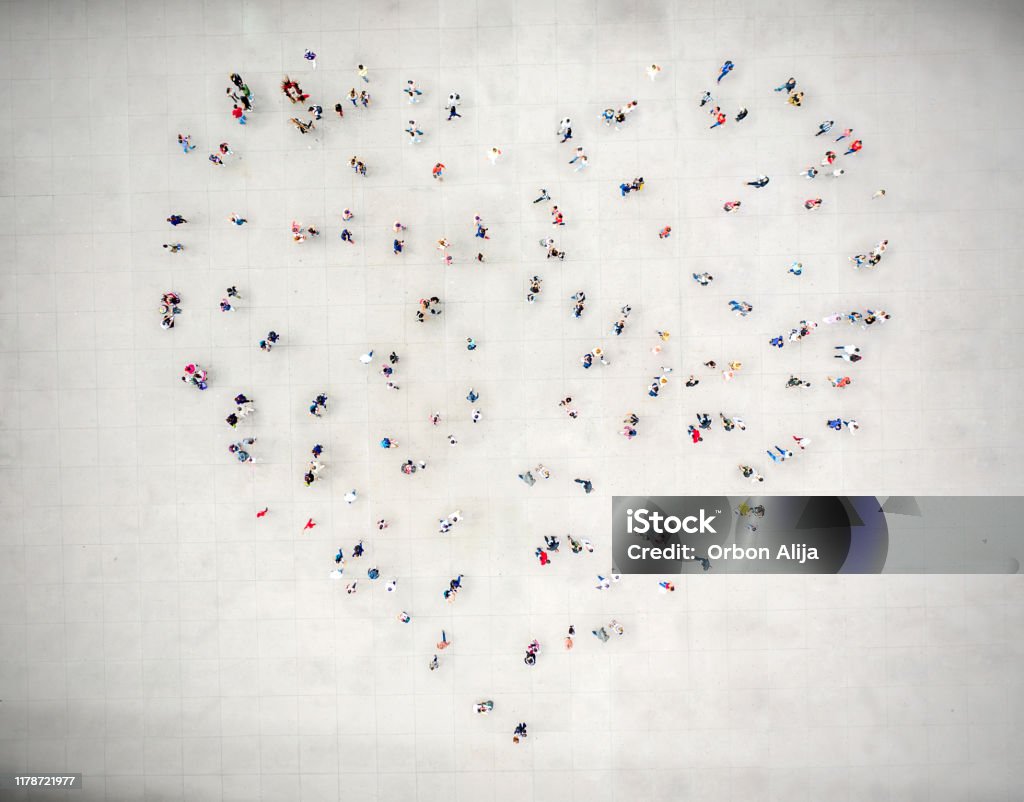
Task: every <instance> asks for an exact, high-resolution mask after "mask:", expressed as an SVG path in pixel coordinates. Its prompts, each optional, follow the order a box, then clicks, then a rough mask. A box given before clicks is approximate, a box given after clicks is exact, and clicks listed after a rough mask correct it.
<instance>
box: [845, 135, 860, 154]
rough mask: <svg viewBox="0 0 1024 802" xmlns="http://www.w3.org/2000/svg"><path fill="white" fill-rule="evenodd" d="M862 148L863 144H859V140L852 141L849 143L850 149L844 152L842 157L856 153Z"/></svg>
mask: <svg viewBox="0 0 1024 802" xmlns="http://www.w3.org/2000/svg"><path fill="white" fill-rule="evenodd" d="M862 147H864V143H863V142H861V141H860V140H859V139H855V140H853V142H851V143H850V149H849V150H848V151H846V153H844V154H843V155H844V156H849V155H850V154H851V153H856V152H857V151H858V150H860V149H861V148H862Z"/></svg>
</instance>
